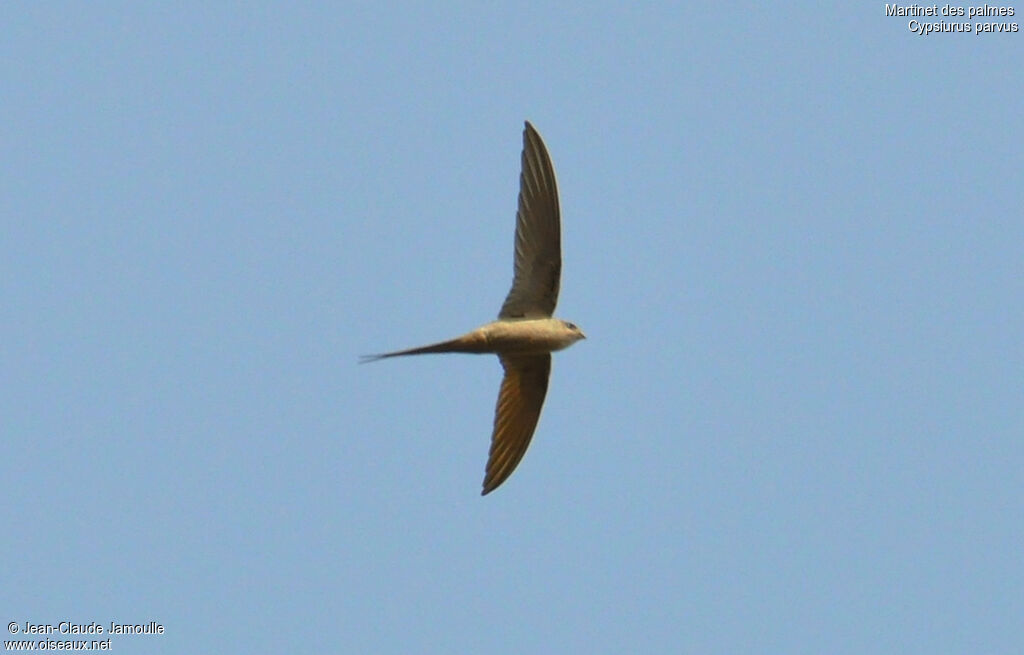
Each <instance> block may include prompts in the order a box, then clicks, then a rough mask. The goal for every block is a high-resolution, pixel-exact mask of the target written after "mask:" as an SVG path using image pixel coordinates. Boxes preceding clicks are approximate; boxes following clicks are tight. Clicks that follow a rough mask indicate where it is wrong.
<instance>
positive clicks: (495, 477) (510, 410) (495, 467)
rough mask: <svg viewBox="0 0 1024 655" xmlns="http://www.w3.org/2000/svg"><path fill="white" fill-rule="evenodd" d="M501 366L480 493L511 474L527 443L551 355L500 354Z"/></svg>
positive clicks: (541, 399) (537, 414) (544, 389)
mask: <svg viewBox="0 0 1024 655" xmlns="http://www.w3.org/2000/svg"><path fill="white" fill-rule="evenodd" d="M501 365H502V366H504V367H505V378H504V379H503V380H502V381H501V391H500V392H499V393H498V406H497V408H495V410H494V434H493V436H492V437H491V452H490V455H489V457H488V458H487V473H486V474H485V475H484V490H483V495H487V494H489V493H490V492H492V491H494V490H495V489H497V488H498V486H499V485H501V483H502V482H504V481H505V480H506V479H507V478H508V476H510V475H512V471H514V470H516V466H517V465H518V464H519V460H521V459H522V458H523V454H524V453H525V452H526V448H527V446H529V445H530V439H531V438H532V437H533V431H534V429H535V428H536V427H537V420H538V419H539V418H540V408H541V407H542V406H543V405H544V396H545V394H547V391H548V376H549V375H550V373H551V355H547V354H545V355H529V356H516V357H513V356H507V355H502V356H501Z"/></svg>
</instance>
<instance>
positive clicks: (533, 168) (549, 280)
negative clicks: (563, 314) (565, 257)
mask: <svg viewBox="0 0 1024 655" xmlns="http://www.w3.org/2000/svg"><path fill="white" fill-rule="evenodd" d="M522 160H523V169H522V172H521V173H520V174H519V210H518V211H517V212H516V248H515V278H514V279H513V280H512V289H511V290H510V291H509V292H508V296H507V297H506V298H505V304H504V305H502V306H501V311H500V312H499V313H498V317H499V318H545V317H548V316H551V315H552V314H553V313H554V311H555V303H556V302H558V285H559V281H560V279H561V276H562V235H561V227H560V221H559V212H558V186H557V185H556V184H555V169H554V168H553V167H552V166H551V157H549V156H548V151H547V149H546V148H545V147H544V142H543V141H541V138H540V135H539V134H537V130H535V129H533V125H530V123H529V121H527V123H526V127H525V128H524V129H523V156H522Z"/></svg>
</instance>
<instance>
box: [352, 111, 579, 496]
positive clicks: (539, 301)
mask: <svg viewBox="0 0 1024 655" xmlns="http://www.w3.org/2000/svg"><path fill="white" fill-rule="evenodd" d="M561 273H562V244H561V227H560V223H559V211H558V188H557V186H556V184H555V170H554V168H553V167H552V166H551V158H550V157H549V156H548V151H547V149H546V148H545V147H544V142H543V141H542V140H541V138H540V135H539V134H537V130H535V129H534V128H533V125H530V123H529V121H527V123H526V127H525V128H524V129H523V155H522V172H521V173H520V174H519V210H518V211H517V212H516V240H515V259H514V277H513V279H512V289H511V290H509V292H508V296H507V297H506V298H505V303H504V304H503V305H502V306H501V311H500V312H498V320H496V321H492V322H491V323H488V324H486V325H483V326H481V327H478V328H477V329H475V330H473V331H472V332H468V333H466V334H464V335H462V336H461V337H458V338H455V339H452V340H450V341H443V342H441V343H435V344H433V345H430V346H422V347H420V348H410V349H408V350H399V351H396V352H390V353H384V354H380V355H370V356H368V357H364V358H363V361H375V360H378V359H384V358H386V357H399V356H402V355H422V354H426V353H495V354H496V355H498V359H500V360H501V365H502V367H503V368H504V369H505V377H504V379H502V381H501V390H500V391H499V392H498V405H497V407H496V408H495V410H494V432H493V434H492V435H491V451H490V455H489V456H488V459H487V469H486V473H485V474H484V484H483V495H487V494H489V493H490V492H492V491H494V490H495V489H497V488H498V486H499V485H501V483H502V482H504V481H505V480H506V479H508V476H510V475H511V474H512V471H514V470H515V468H516V466H517V465H518V464H519V461H520V460H521V459H522V458H523V454H524V453H525V452H526V448H527V447H528V446H529V445H530V439H531V438H532V437H533V431H534V429H535V428H536V427H537V420H538V419H539V418H540V410H541V406H542V405H543V404H544V395H545V394H546V393H547V390H548V376H549V374H550V373H551V353H552V352H554V351H556V350H562V349H563V348H567V347H569V346H571V345H572V344H574V343H576V342H577V341H579V340H580V339H585V338H586V336H585V335H584V334H583V332H582V331H581V330H580V329H579V328H578V327H576V326H575V325H573V324H572V323H569V322H567V321H563V320H560V319H557V318H553V317H552V316H551V314H552V313H553V312H554V311H555V303H556V302H557V301H558V286H559V281H560V278H561Z"/></svg>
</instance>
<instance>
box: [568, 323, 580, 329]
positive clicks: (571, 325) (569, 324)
mask: <svg viewBox="0 0 1024 655" xmlns="http://www.w3.org/2000/svg"><path fill="white" fill-rule="evenodd" d="M565 325H566V327H568V328H569V329H570V330H578V329H579V328H578V327H576V324H575V323H566V324H565Z"/></svg>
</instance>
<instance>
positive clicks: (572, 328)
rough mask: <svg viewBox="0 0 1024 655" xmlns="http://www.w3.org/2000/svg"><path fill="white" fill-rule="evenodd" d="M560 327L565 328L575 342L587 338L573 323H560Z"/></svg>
mask: <svg viewBox="0 0 1024 655" xmlns="http://www.w3.org/2000/svg"><path fill="white" fill-rule="evenodd" d="M562 326H563V327H565V329H566V330H568V331H569V333H570V334H572V336H573V337H574V338H575V340H576V341H579V340H580V339H586V338H587V335H585V334H583V330H581V329H579V327H578V326H577V325H576V324H575V323H570V322H569V321H562Z"/></svg>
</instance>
